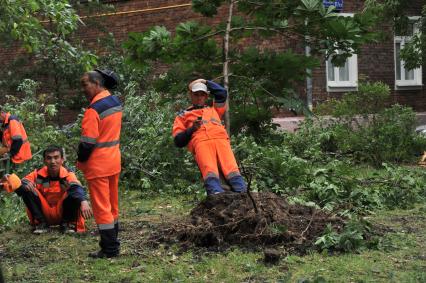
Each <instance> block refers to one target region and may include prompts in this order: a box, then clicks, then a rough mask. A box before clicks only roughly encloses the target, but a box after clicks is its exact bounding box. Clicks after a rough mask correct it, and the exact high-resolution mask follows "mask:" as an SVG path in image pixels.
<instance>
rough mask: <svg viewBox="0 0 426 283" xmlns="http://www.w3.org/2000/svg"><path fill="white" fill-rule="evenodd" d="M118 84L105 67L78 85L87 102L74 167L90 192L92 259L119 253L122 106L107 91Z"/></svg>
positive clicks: (89, 74) (114, 75) (91, 73)
mask: <svg viewBox="0 0 426 283" xmlns="http://www.w3.org/2000/svg"><path fill="white" fill-rule="evenodd" d="M117 83H118V78H117V76H116V74H115V73H114V72H112V71H109V70H97V69H96V70H94V71H90V72H87V73H85V74H84V75H83V77H82V78H81V85H82V88H83V90H84V93H85V96H86V98H87V100H88V101H89V103H90V105H89V107H88V108H87V110H86V112H85V113H84V117H83V121H82V127H81V128H82V129H81V138H80V143H79V145H78V163H77V167H78V168H79V169H80V170H81V171H83V173H84V176H85V178H86V180H87V183H88V186H89V192H90V199H91V202H92V207H93V215H94V217H95V221H96V224H97V225H98V229H99V235H100V242H99V246H100V247H101V250H100V251H98V252H94V253H90V254H89V256H90V257H93V258H106V257H108V258H110V257H116V256H118V255H119V251H120V242H119V241H118V179H119V175H120V171H121V154H120V131H121V118H122V106H121V103H120V101H119V99H118V98H117V97H116V96H113V95H111V94H110V92H109V91H108V89H113V88H114V87H115V86H116V85H117Z"/></svg>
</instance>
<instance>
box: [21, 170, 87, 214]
mask: <svg viewBox="0 0 426 283" xmlns="http://www.w3.org/2000/svg"><path fill="white" fill-rule="evenodd" d="M29 182H30V183H33V184H35V185H36V188H37V190H38V191H39V192H40V193H41V194H42V195H43V197H44V198H45V199H46V200H47V202H48V204H49V206H51V207H54V206H56V205H57V204H58V202H59V201H61V200H62V199H63V198H64V197H65V194H68V195H69V194H73V195H74V196H75V197H76V198H78V199H80V200H81V201H82V200H85V193H84V189H83V187H82V186H81V183H80V182H79V181H78V179H77V177H76V176H75V174H74V173H73V172H70V171H68V170H67V169H66V168H65V167H61V168H60V169H59V178H57V179H52V178H51V177H50V176H49V173H48V170H47V167H46V166H44V167H43V168H41V169H39V170H34V171H33V172H31V173H30V174H28V175H27V176H25V178H23V179H22V184H23V185H24V186H25V185H26V184H28V183H29Z"/></svg>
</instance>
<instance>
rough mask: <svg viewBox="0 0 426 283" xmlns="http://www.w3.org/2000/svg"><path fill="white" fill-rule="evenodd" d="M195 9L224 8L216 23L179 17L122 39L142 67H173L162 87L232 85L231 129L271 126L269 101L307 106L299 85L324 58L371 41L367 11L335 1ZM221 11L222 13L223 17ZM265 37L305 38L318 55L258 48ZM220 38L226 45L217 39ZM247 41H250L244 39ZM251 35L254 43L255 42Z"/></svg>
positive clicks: (213, 10) (212, 7) (217, 10)
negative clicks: (171, 26)
mask: <svg viewBox="0 0 426 283" xmlns="http://www.w3.org/2000/svg"><path fill="white" fill-rule="evenodd" d="M192 3H193V9H194V10H195V11H197V12H200V13H201V14H203V15H204V16H206V17H212V16H214V15H217V14H218V15H220V18H221V19H222V20H223V21H222V22H221V23H219V24H217V25H203V24H200V23H197V22H194V21H190V22H185V23H181V24H179V25H178V26H177V27H176V30H175V33H174V34H173V35H172V33H171V32H170V31H168V30H167V29H166V28H164V27H160V26H156V27H153V28H152V29H151V30H149V31H148V32H145V33H132V34H130V35H129V40H128V41H127V42H126V43H125V48H126V49H127V50H128V51H129V57H130V61H132V62H133V63H135V64H137V65H139V66H144V65H146V64H152V63H159V62H161V63H167V64H169V65H170V69H169V71H168V72H167V73H166V74H165V75H163V76H161V77H160V78H159V80H157V81H156V87H157V89H158V90H160V91H163V92H167V93H170V94H171V96H170V97H171V98H172V99H175V100H176V99H177V97H182V96H179V94H182V93H185V92H186V85H187V83H188V81H190V80H191V79H194V78H196V77H200V76H202V77H206V78H215V79H216V80H220V79H221V80H223V83H224V85H225V87H228V84H229V86H231V87H230V89H229V92H230V99H231V101H232V107H231V111H233V114H238V115H236V116H237V117H238V118H237V119H235V120H233V129H235V130H236V131H238V130H241V129H246V130H248V131H251V132H252V133H259V129H261V128H263V127H264V126H265V125H268V124H269V122H270V120H271V117H272V113H271V111H270V110H271V107H276V108H278V109H279V108H283V107H287V108H296V109H297V110H298V111H305V113H307V112H308V110H307V108H306V107H305V105H304V103H301V101H300V100H299V96H298V95H297V89H298V86H300V83H301V82H303V80H304V79H305V78H306V76H307V75H308V73H307V71H306V70H307V69H310V68H314V67H315V66H318V63H319V58H323V57H324V56H325V57H329V56H331V58H332V61H333V63H335V64H342V63H344V62H345V60H346V58H348V57H349V56H351V54H352V53H354V52H358V51H359V48H360V46H361V45H362V44H363V43H365V42H367V41H371V40H374V39H375V37H374V36H373V35H374V34H373V33H371V32H370V27H371V25H372V23H373V22H372V21H369V20H368V19H367V18H366V17H367V16H370V15H369V14H368V11H365V12H364V14H360V15H357V16H356V17H354V18H348V17H338V14H336V13H335V12H334V7H329V8H324V6H323V4H322V1H319V0H281V1H272V0H269V1H252V0H240V1H235V0H228V1H220V0H193V2H192ZM222 15H223V16H222ZM264 38H272V39H274V40H276V41H279V40H282V41H283V43H284V44H285V43H287V42H300V43H305V44H308V45H309V46H310V47H311V49H312V54H313V55H314V56H312V57H311V56H306V55H305V54H304V53H303V51H301V50H304V49H303V46H301V45H300V44H299V47H298V49H297V50H291V49H287V48H286V49H284V50H280V51H278V50H274V49H273V48H260V47H259V46H257V45H256V44H255V43H254V42H256V41H259V40H261V39H264ZM220 39H222V42H223V43H222V45H221V44H220V42H221V40H220ZM247 42H249V43H250V46H248V47H245V46H244V45H245V44H246V43H247ZM251 42H253V43H251ZM230 80H232V82H230Z"/></svg>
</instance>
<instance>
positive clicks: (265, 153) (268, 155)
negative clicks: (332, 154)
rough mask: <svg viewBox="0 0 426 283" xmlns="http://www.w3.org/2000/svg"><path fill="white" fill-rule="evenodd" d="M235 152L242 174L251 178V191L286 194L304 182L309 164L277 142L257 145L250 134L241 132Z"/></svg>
mask: <svg viewBox="0 0 426 283" xmlns="http://www.w3.org/2000/svg"><path fill="white" fill-rule="evenodd" d="M235 153H236V156H237V158H238V159H239V160H240V163H241V164H242V167H243V168H244V169H245V171H246V172H244V171H243V173H246V174H245V175H250V176H252V178H253V179H252V183H251V189H252V190H255V191H272V192H275V193H279V194H288V193H291V192H292V191H294V190H296V189H297V188H298V187H300V186H302V185H303V184H305V183H306V182H307V176H308V172H309V171H308V169H309V167H310V166H309V163H308V162H307V161H306V160H304V159H302V158H300V157H297V156H296V155H294V154H292V153H291V152H290V151H289V150H288V149H286V148H284V147H283V146H282V143H280V142H277V143H276V144H274V143H271V142H269V143H267V142H265V143H264V144H259V143H257V142H256V141H255V139H254V138H253V137H249V136H242V135H241V136H239V137H238V139H237V141H236V143H235ZM246 178H250V177H249V176H246Z"/></svg>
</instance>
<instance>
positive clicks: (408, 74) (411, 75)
mask: <svg viewBox="0 0 426 283" xmlns="http://www.w3.org/2000/svg"><path fill="white" fill-rule="evenodd" d="M418 19H419V17H410V23H409V25H408V27H407V29H406V30H405V31H403V32H402V31H400V32H397V34H395V40H394V42H395V43H394V47H395V88H396V89H404V88H413V87H414V88H415V87H421V86H422V68H421V67H420V68H417V69H413V70H407V69H406V68H405V67H404V61H403V60H402V59H401V57H400V54H401V50H402V49H404V46H405V44H407V43H408V42H410V40H411V38H412V36H413V35H414V34H416V33H418V32H419V26H418V24H417V21H418Z"/></svg>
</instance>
